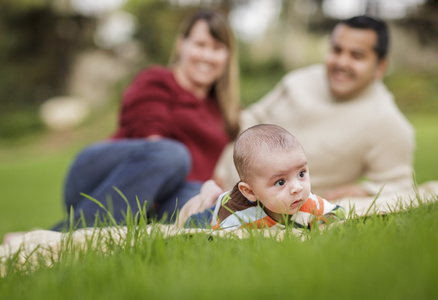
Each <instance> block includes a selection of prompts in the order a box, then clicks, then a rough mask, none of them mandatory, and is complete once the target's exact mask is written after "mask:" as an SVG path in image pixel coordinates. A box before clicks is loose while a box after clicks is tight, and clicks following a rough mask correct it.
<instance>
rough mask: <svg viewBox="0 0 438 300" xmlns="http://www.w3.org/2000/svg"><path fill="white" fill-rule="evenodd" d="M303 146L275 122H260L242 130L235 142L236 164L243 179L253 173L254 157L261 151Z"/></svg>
mask: <svg viewBox="0 0 438 300" xmlns="http://www.w3.org/2000/svg"><path fill="white" fill-rule="evenodd" d="M297 147H299V148H301V149H302V148H303V147H302V146H301V144H300V142H299V141H298V140H297V139H296V138H295V137H294V136H293V135H292V134H291V133H290V132H289V131H287V130H286V129H284V128H282V127H280V126H277V125H273V124H260V125H255V126H253V127H250V128H248V129H247V130H245V131H244V132H242V133H241V134H240V135H239V137H238V138H237V139H236V142H235V143H234V151H233V159H234V165H235V167H236V169H237V173H239V177H240V179H241V180H244V181H245V180H247V177H248V176H249V175H250V174H251V171H252V166H253V165H254V158H255V157H258V155H257V154H259V153H266V154H268V153H272V155H275V152H278V151H280V150H293V149H296V148H297Z"/></svg>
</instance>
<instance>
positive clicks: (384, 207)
mask: <svg viewBox="0 0 438 300" xmlns="http://www.w3.org/2000/svg"><path fill="white" fill-rule="evenodd" d="M436 201H438V181H430V182H427V183H425V184H422V185H421V186H419V187H418V188H415V189H411V190H407V191H405V192H400V193H399V194H397V195H393V196H385V197H383V196H378V197H374V198H372V197H364V198H345V199H340V200H338V201H336V203H337V204H339V205H341V206H342V207H344V208H345V209H346V211H347V219H348V218H358V217H365V216H369V215H375V214H391V213H395V212H400V211H403V210H408V209H411V208H415V207H418V206H420V205H424V204H427V203H432V202H436ZM145 230H146V232H144V233H143V234H148V235H153V234H160V235H161V236H162V237H164V238H167V237H171V236H175V235H193V234H205V235H207V236H208V237H228V238H229V237H235V238H240V239H242V238H247V237H249V236H250V235H251V234H250V233H249V231H248V230H247V229H237V230H233V231H225V230H212V229H197V228H177V227H176V226H175V225H163V224H154V225H148V226H147V227H145ZM258 231H260V232H259V233H260V234H261V235H262V236H265V237H274V238H276V239H277V240H281V239H283V238H284V237H285V230H282V231H278V229H277V230H275V231H272V230H269V229H261V230H258ZM302 233H303V231H302V230H299V229H292V230H288V231H287V234H292V235H294V236H297V237H301V238H302V237H303V235H302ZM127 234H128V228H127V227H106V228H97V229H94V228H85V229H79V230H76V231H73V232H70V233H60V232H54V231H50V230H34V231H30V232H28V233H26V234H24V235H22V236H20V237H17V238H15V239H13V240H11V241H9V242H8V243H5V244H2V245H0V261H2V262H4V261H5V260H6V259H8V258H11V257H14V256H16V257H17V258H18V260H19V261H20V262H26V261H29V260H32V259H37V258H38V257H40V258H41V257H50V261H53V260H55V261H56V260H57V258H58V253H59V250H60V249H61V248H62V247H63V246H66V245H67V244H68V245H70V246H73V247H81V248H86V247H90V246H91V247H93V246H96V244H97V243H98V244H99V245H101V246H102V247H104V246H105V244H106V243H105V240H106V239H112V240H113V241H114V240H115V241H117V240H123V239H125V238H126V237H127ZM103 250H104V249H103ZM0 271H1V270H0Z"/></svg>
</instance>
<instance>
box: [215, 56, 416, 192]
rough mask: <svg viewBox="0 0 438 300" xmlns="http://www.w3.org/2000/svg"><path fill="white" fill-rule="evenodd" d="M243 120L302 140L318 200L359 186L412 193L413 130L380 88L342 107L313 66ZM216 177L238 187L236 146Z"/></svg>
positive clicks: (280, 87) (223, 159)
mask: <svg viewBox="0 0 438 300" xmlns="http://www.w3.org/2000/svg"><path fill="white" fill-rule="evenodd" d="M241 117H242V121H241V122H242V124H241V125H242V130H244V129H246V128H248V127H250V126H252V125H255V124H260V123H273V124H277V125H280V126H282V127H284V128H285V129H287V130H288V131H290V132H291V133H292V134H294V135H295V136H296V137H297V138H298V140H299V141H300V142H301V143H302V145H303V147H304V150H305V152H306V155H307V158H308V162H309V170H310V179H311V184H312V191H313V192H314V193H316V194H323V193H324V192H326V191H327V190H330V189H333V188H336V187H339V186H342V185H345V184H350V183H354V182H357V181H361V182H362V184H363V185H364V187H365V188H366V190H367V191H368V192H369V193H370V194H376V193H377V192H378V191H379V190H380V189H381V188H382V187H384V188H383V190H382V194H383V195H384V194H393V193H394V192H397V191H401V190H404V189H409V188H412V184H413V180H412V172H413V169H412V160H413V152H414V148H415V138H414V130H413V128H412V126H411V125H410V124H409V122H408V121H407V120H406V119H405V117H404V116H403V115H402V113H401V112H400V111H399V109H398V108H397V106H396V104H395V102H394V100H393V96H392V94H391V93H390V92H389V91H388V90H387V89H386V87H385V86H384V85H383V83H381V82H374V83H373V84H371V85H370V86H369V87H368V88H367V89H366V90H365V91H364V92H363V93H362V94H361V95H359V96H358V97H356V98H354V99H351V100H349V101H342V102H340V101H336V100H335V99H333V97H332V96H331V93H330V91H329V87H328V82H327V77H326V73H325V67H324V66H323V65H315V66H310V67H307V68H304V69H299V70H296V71H293V72H291V73H289V74H287V75H286V76H285V77H284V78H283V79H282V80H281V81H280V83H278V84H277V86H276V87H275V88H274V89H273V90H272V91H271V92H269V93H268V94H267V95H266V96H265V97H263V98H262V99H261V100H260V101H258V102H256V103H255V104H253V105H251V106H249V107H248V108H247V109H246V110H244V111H243V113H242V116H241ZM216 176H218V177H219V178H221V179H223V180H225V184H226V188H227V189H230V188H231V187H232V186H233V185H234V184H236V182H238V180H239V178H238V176H237V172H236V171H235V168H234V165H233V160H232V145H229V146H228V147H227V149H226V150H225V152H224V153H223V155H222V157H221V159H220V161H219V163H218V165H217V168H216Z"/></svg>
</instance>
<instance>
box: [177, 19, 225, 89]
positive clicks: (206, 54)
mask: <svg viewBox="0 0 438 300" xmlns="http://www.w3.org/2000/svg"><path fill="white" fill-rule="evenodd" d="M178 50H179V64H178V67H179V71H180V74H181V75H182V76H183V77H184V81H185V82H186V83H187V84H188V85H189V86H190V87H193V88H195V89H205V90H206V91H207V90H208V89H209V88H210V87H211V86H212V84H213V83H214V82H215V81H216V80H217V79H218V78H219V77H220V76H222V74H223V73H224V72H225V68H226V67H227V62H228V57H229V50H228V47H227V46H226V45H225V44H223V43H221V42H219V41H218V40H216V39H214V38H213V37H212V36H211V34H210V31H209V29H208V24H207V22H206V21H205V20H199V21H197V22H196V23H195V25H194V26H193V27H192V30H191V31H190V34H189V36H188V37H187V38H184V39H182V40H180V41H179V45H178Z"/></svg>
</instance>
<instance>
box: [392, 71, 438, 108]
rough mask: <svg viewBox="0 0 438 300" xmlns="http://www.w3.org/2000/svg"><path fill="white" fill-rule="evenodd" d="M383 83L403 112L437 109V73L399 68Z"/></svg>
mask: <svg viewBox="0 0 438 300" xmlns="http://www.w3.org/2000/svg"><path fill="white" fill-rule="evenodd" d="M384 81H385V83H386V85H387V86H388V88H389V90H390V91H391V92H392V93H393V94H394V98H395V100H396V102H397V104H398V106H399V107H400V108H401V109H402V110H403V112H405V113H418V112H420V113H421V112H436V111H438V101H437V99H438V73H437V72H434V73H431V72H424V71H421V72H420V71H412V70H399V71H397V72H394V73H392V74H390V75H389V76H387V77H386V78H385V80H384Z"/></svg>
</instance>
